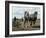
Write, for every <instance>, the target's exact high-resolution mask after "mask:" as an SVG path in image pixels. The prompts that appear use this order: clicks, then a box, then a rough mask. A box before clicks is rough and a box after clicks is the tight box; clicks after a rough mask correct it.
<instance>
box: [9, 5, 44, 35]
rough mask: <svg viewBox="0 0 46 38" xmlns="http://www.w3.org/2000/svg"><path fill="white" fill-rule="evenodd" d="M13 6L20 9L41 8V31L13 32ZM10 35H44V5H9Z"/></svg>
mask: <svg viewBox="0 0 46 38" xmlns="http://www.w3.org/2000/svg"><path fill="white" fill-rule="evenodd" d="M12 6H20V7H40V8H41V10H40V11H41V15H40V30H32V31H12ZM9 33H10V34H11V35H14V34H32V33H43V6H42V5H24V4H9Z"/></svg>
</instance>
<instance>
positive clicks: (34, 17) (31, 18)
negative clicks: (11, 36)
mask: <svg viewBox="0 0 46 38" xmlns="http://www.w3.org/2000/svg"><path fill="white" fill-rule="evenodd" d="M24 19H25V21H24V24H25V23H26V22H28V21H29V22H30V25H32V24H35V22H36V20H37V11H35V12H34V14H30V15H29V12H28V11H25V14H24Z"/></svg>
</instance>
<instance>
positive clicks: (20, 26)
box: [12, 19, 40, 31]
mask: <svg viewBox="0 0 46 38" xmlns="http://www.w3.org/2000/svg"><path fill="white" fill-rule="evenodd" d="M31 30H40V20H39V19H37V20H36V23H35V24H32V25H30V22H29V21H28V23H27V22H26V23H25V24H24V21H21V20H16V22H15V23H13V24H12V31H31Z"/></svg>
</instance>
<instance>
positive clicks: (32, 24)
mask: <svg viewBox="0 0 46 38" xmlns="http://www.w3.org/2000/svg"><path fill="white" fill-rule="evenodd" d="M40 4H41V5H40ZM40 4H39V3H37V4H36V3H29V2H8V8H7V9H9V17H8V18H9V26H8V27H9V30H8V32H9V35H11V36H12V35H18V34H20V36H21V35H22V36H23V34H27V35H28V34H36V35H38V34H39V35H40V33H42V34H43V28H44V26H43V25H44V24H43V22H44V21H43V20H44V19H43V12H44V10H43V9H44V8H43V5H44V3H40ZM18 36H19V35H18Z"/></svg>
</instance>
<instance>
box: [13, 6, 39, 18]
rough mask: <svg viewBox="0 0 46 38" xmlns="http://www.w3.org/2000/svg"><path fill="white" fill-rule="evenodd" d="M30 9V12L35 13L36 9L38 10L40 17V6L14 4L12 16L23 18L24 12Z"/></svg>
mask: <svg viewBox="0 0 46 38" xmlns="http://www.w3.org/2000/svg"><path fill="white" fill-rule="evenodd" d="M25 11H28V12H29V14H33V13H34V12H35V11H37V12H38V15H37V18H38V19H39V18H40V8H39V7H19V6H12V18H14V17H16V18H19V19H20V18H23V17H24V12H25Z"/></svg>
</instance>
